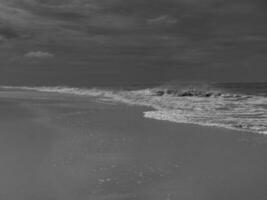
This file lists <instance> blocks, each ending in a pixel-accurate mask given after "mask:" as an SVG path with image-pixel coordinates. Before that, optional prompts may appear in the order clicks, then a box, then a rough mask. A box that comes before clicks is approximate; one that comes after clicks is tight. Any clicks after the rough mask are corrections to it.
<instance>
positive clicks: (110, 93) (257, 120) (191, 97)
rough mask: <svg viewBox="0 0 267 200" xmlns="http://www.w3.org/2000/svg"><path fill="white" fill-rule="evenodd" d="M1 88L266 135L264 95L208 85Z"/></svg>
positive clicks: (266, 123) (266, 117)
mask: <svg viewBox="0 0 267 200" xmlns="http://www.w3.org/2000/svg"><path fill="white" fill-rule="evenodd" d="M1 88H2V89H10V90H12V89H13V90H14V89H19V90H30V91H38V92H55V93H61V94H71V95H81V96H90V97H97V98H99V99H100V100H103V101H112V102H117V103H125V104H129V105H140V106H148V107H151V108H153V109H152V110H151V111H147V112H145V113H144V117H146V118H153V119H157V120H167V121H171V122H177V123H191V124H198V125H203V126H217V127H224V128H228V129H236V130H244V131H249V132H254V133H261V134H267V98H266V97H265V96H259V95H251V94H250V95H248V94H242V93H231V92H229V91H227V92H226V90H224V89H222V88H216V87H213V86H209V85H208V86H207V85H206V86H203V85H197V86H196V85H194V86H192V85H190V86H186V87H185V86H176V85H164V86H161V87H156V88H148V89H143V90H117V89H116V90H111V89H98V88H92V89H87V88H71V87H11V86H2V87H1Z"/></svg>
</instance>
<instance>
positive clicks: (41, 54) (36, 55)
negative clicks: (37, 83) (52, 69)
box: [24, 51, 54, 58]
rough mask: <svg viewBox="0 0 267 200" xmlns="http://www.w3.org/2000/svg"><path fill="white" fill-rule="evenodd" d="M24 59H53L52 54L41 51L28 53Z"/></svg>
mask: <svg viewBox="0 0 267 200" xmlns="http://www.w3.org/2000/svg"><path fill="white" fill-rule="evenodd" d="M24 57H26V58H53V57H54V54H52V53H49V52H43V51H30V52H28V53H26V54H25V55H24Z"/></svg>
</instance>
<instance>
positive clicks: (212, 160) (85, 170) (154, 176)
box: [0, 91, 267, 200]
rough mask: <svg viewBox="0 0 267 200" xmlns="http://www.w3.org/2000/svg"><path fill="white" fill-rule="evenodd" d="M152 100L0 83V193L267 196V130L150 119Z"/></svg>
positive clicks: (32, 198) (86, 199)
mask: <svg viewBox="0 0 267 200" xmlns="http://www.w3.org/2000/svg"><path fill="white" fill-rule="evenodd" d="M146 109H147V108H143V107H134V106H127V105H115V104H109V103H103V102H98V101H97V100H96V99H94V98H89V97H77V96H70V95H60V94H45V93H38V92H21V91H1V92H0V154H1V156H0V159H1V162H0V177H1V178H0V199H3V200H18V199H19V200H134V199H136V200H265V199H267V190H266V188H267V157H266V155H267V136H266V135H260V134H252V133H245V132H238V131H232V130H227V129H222V128H216V127H202V126H195V125H189V124H176V123H170V122H165V121H157V120H152V119H145V118H143V111H144V110H146Z"/></svg>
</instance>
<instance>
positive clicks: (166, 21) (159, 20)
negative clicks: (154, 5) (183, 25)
mask: <svg viewBox="0 0 267 200" xmlns="http://www.w3.org/2000/svg"><path fill="white" fill-rule="evenodd" d="M177 22H178V20H177V19H176V18H174V17H171V16H168V15H162V16H159V17H156V18H152V19H148V20H147V24H149V25H172V24H176V23H177Z"/></svg>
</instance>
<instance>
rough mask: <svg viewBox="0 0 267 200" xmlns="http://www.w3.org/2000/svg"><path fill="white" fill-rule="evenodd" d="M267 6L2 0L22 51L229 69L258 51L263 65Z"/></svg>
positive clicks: (6, 25) (4, 19) (190, 0)
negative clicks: (32, 50) (34, 50)
mask: <svg viewBox="0 0 267 200" xmlns="http://www.w3.org/2000/svg"><path fill="white" fill-rule="evenodd" d="M266 9H267V3H266V1H264V0H253V1H251V0H231V1H230V0H2V1H1V3H0V38H1V41H2V40H3V39H5V40H8V41H9V40H12V42H10V43H12V45H13V46H14V52H16V53H17V54H22V52H28V51H31V49H43V47H44V48H45V49H47V51H49V52H50V50H51V52H54V51H55V52H58V53H57V55H58V54H59V55H60V56H57V58H55V59H52V60H57V59H59V58H64V57H66V58H68V57H70V55H71V57H72V59H74V60H75V59H76V60H77V61H78V60H79V61H80V60H83V62H84V63H88V62H91V60H92V57H93V59H95V60H97V63H94V64H95V65H100V64H103V63H104V61H99V60H101V59H106V63H105V65H109V64H110V63H112V64H113V65H114V66H115V65H118V63H119V62H121V61H122V60H125V59H126V58H129V57H130V58H132V59H133V61H132V62H136V63H143V64H142V66H143V65H148V66H150V65H153V66H161V65H162V66H165V64H166V63H167V65H168V66H175V69H176V67H177V66H181V65H184V66H185V65H186V66H190V67H189V68H190V69H191V68H194V69H195V68H203V66H206V67H205V70H207V69H206V68H209V67H210V68H212V66H220V67H222V68H224V69H227V70H229V71H231V70H230V67H229V66H231V67H233V63H235V65H236V66H239V68H241V66H242V65H243V64H244V62H245V61H247V63H251V62H252V60H255V57H257V63H260V64H259V66H264V63H265V62H266V59H264V57H266V55H265V53H266V51H267V44H266V38H265V35H266V32H267V25H266ZM25 38H26V39H27V41H24V40H25ZM14 41H15V42H14ZM16 41H17V43H16ZM18 49H19V50H18ZM20 49H21V50H20ZM22 55H23V54H22ZM88 57H90V58H91V60H88V59H87V58H88ZM63 60H67V59H63ZM110 60H111V61H112V62H110ZM126 60H127V59H126ZM116 62H118V63H116ZM144 63H145V64H144ZM103 65H104V64H103ZM233 70H234V67H233ZM177 73H178V72H177Z"/></svg>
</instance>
